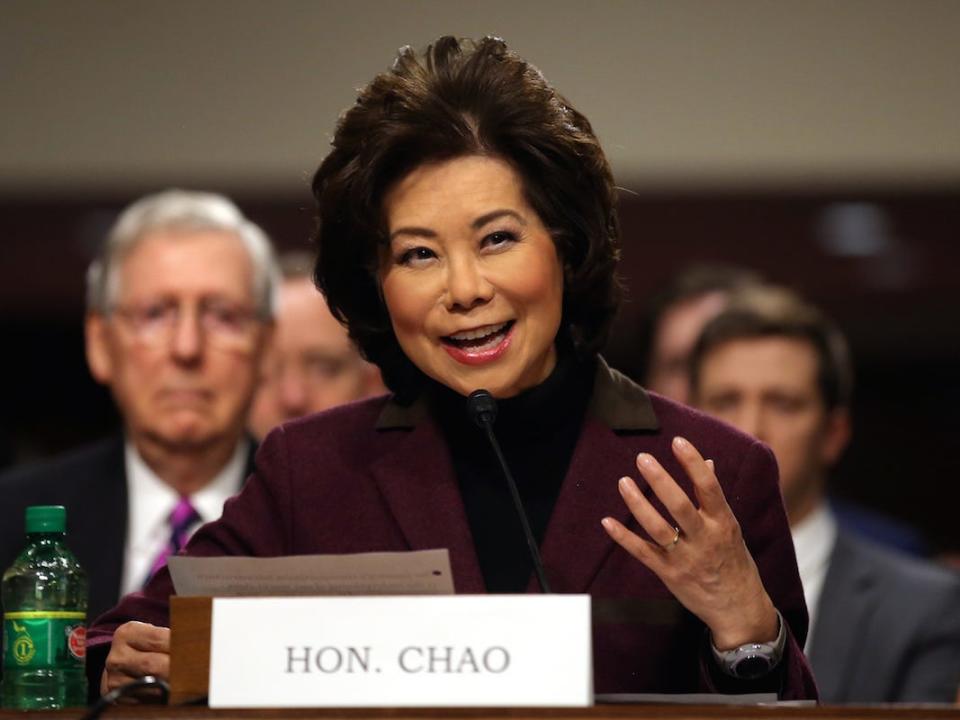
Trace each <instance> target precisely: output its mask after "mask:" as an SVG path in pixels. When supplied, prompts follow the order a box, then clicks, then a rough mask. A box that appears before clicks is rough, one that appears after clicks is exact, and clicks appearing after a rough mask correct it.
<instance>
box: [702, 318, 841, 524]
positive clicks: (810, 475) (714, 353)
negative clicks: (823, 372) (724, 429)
mask: <svg viewBox="0 0 960 720" xmlns="http://www.w3.org/2000/svg"><path fill="white" fill-rule="evenodd" d="M817 373H818V357H817V353H816V350H815V349H814V347H813V345H812V344H811V343H810V342H808V341H806V340H803V339H797V338H790V337H777V336H774V337H763V338H750V339H736V340H729V341H727V342H724V343H721V344H719V345H717V346H716V347H714V348H712V349H710V350H709V351H708V352H707V353H706V354H705V355H704V357H703V360H702V362H701V365H700V372H699V377H698V381H697V386H696V388H695V393H694V400H695V402H696V404H697V406H698V407H700V408H701V409H703V410H705V411H706V412H708V413H710V414H711V415H713V416H715V417H718V418H720V419H721V420H725V421H727V422H729V423H730V424H731V425H733V426H735V427H736V428H738V429H740V430H742V431H743V432H745V433H748V434H750V435H753V436H754V437H756V438H757V439H758V440H761V441H763V442H764V443H766V444H767V445H769V446H770V448H771V450H773V453H774V455H775V456H776V458H777V464H778V465H779V468H780V486H781V490H782V492H783V497H784V502H785V504H786V506H787V514H788V515H789V517H790V521H791V523H795V522H797V521H799V520H800V519H802V518H803V517H804V516H806V514H807V513H809V511H810V510H812V509H813V508H815V507H816V504H817V502H818V501H819V499H820V497H821V496H822V493H823V489H824V483H825V481H826V476H827V472H828V470H829V468H830V467H831V466H832V465H833V464H834V463H835V462H836V461H837V460H838V459H839V457H840V454H841V453H842V452H843V449H844V448H845V447H846V444H847V440H848V438H849V420H848V415H847V412H846V411H845V410H844V409H833V410H828V409H827V407H826V405H825V402H824V398H823V396H822V393H821V392H820V388H819V386H818V383H817Z"/></svg>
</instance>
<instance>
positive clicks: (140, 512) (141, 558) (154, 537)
mask: <svg viewBox="0 0 960 720" xmlns="http://www.w3.org/2000/svg"><path fill="white" fill-rule="evenodd" d="M249 452H250V443H249V441H248V440H242V441H241V442H239V443H238V444H237V449H236V450H235V451H234V453H233V456H232V457H231V458H230V460H229V461H228V462H227V464H226V465H224V467H223V469H222V470H221V471H220V472H219V473H218V474H217V475H216V477H214V478H213V480H211V481H210V482H209V483H208V484H207V485H205V486H204V487H203V488H202V489H200V490H198V491H197V492H195V493H193V495H191V496H190V502H191V504H192V505H193V507H194V508H195V509H196V511H197V514H198V515H200V520H198V521H197V522H196V523H194V524H193V526H192V527H191V528H190V530H189V532H190V534H191V535H192V534H193V532H194V531H195V530H196V529H197V528H198V527H200V525H202V524H203V523H206V522H210V521H211V520H216V519H217V518H219V517H220V513H221V512H222V511H223V503H224V501H226V500H227V498H229V497H230V496H232V495H233V494H234V493H236V492H237V490H239V489H240V485H241V484H242V483H243V476H244V471H245V469H246V464H247V455H248V453H249ZM124 455H125V462H126V470H127V540H126V544H125V545H124V560H123V578H122V579H121V582H120V592H121V593H122V594H124V595H126V594H127V593H129V592H133V591H135V590H139V589H140V588H141V587H142V586H143V583H144V581H145V580H146V579H147V573H148V572H149V571H150V566H151V565H152V564H153V560H154V558H155V557H156V556H157V554H158V553H159V552H160V550H161V549H162V548H163V547H164V545H166V544H167V542H168V541H169V540H170V526H169V525H168V524H167V518H168V517H169V516H170V513H171V512H172V511H173V508H174V507H176V505H177V503H178V502H179V500H180V496H179V495H178V494H177V492H176V491H175V490H174V489H173V488H171V487H170V486H169V485H167V484H166V483H165V482H163V480H161V479H160V478H159V477H157V475H156V473H154V472H153V470H151V469H150V467H149V466H148V465H147V463H146V462H144V460H143V458H142V457H140V453H138V452H137V449H136V448H135V447H134V446H133V444H132V443H130V442H127V444H126V447H125V449H124Z"/></svg>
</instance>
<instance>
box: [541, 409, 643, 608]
mask: <svg viewBox="0 0 960 720" xmlns="http://www.w3.org/2000/svg"><path fill="white" fill-rule="evenodd" d="M634 457H635V454H634V451H633V449H632V448H631V447H629V443H626V442H624V440H623V439H622V438H620V437H618V436H617V434H616V433H615V432H614V431H613V430H611V429H610V428H609V427H608V426H606V425H605V424H603V423H602V422H600V421H598V420H597V419H595V418H591V417H588V418H587V419H586V421H585V423H584V428H583V431H582V432H581V434H580V440H579V441H578V442H577V447H576V449H575V450H574V454H573V458H572V460H571V461H570V469H569V470H568V472H567V476H566V478H565V479H564V481H563V485H562V487H561V489H560V495H559V497H558V498H557V504H556V505H555V506H554V509H553V514H552V515H551V517H550V523H549V525H548V526H547V532H546V535H545V537H544V540H543V547H542V553H543V561H544V565H546V570H547V578H548V579H549V580H550V582H551V583H552V584H553V585H554V588H553V589H554V590H555V591H557V592H564V593H582V592H587V591H588V590H589V588H590V584H591V582H592V580H593V578H594V577H595V576H596V574H597V572H598V571H599V569H600V566H601V565H602V564H603V561H604V559H605V558H606V557H607V555H608V554H609V553H610V552H611V551H612V550H613V549H614V547H615V543H614V542H613V540H611V539H610V536H609V535H607V533H606V531H605V530H604V529H603V527H602V526H601V525H600V520H601V519H602V518H604V517H606V516H610V517H614V518H616V519H618V520H619V521H620V522H622V523H624V524H627V523H628V522H629V520H630V511H629V510H628V509H627V507H626V505H625V504H624V502H623V500H622V499H621V497H620V492H619V491H618V489H617V481H618V480H619V479H620V478H621V477H623V475H624V474H627V473H630V471H631V469H632V468H634V467H635V465H634V462H633V460H634ZM633 476H634V477H635V476H636V473H633ZM537 588H538V586H537V584H536V581H534V580H532V579H531V582H530V585H529V586H528V587H527V590H528V592H536V591H537Z"/></svg>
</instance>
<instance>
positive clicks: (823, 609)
mask: <svg viewBox="0 0 960 720" xmlns="http://www.w3.org/2000/svg"><path fill="white" fill-rule="evenodd" d="M848 543H849V541H848V540H847V539H846V538H845V536H844V534H843V532H840V533H839V534H838V535H837V542H836V546H835V547H834V550H833V553H832V555H831V557H830V567H829V568H828V570H827V576H826V578H825V580H824V583H823V590H822V591H821V593H820V600H819V602H818V603H817V612H816V617H815V625H814V628H813V631H812V635H811V639H810V664H811V666H812V668H813V672H814V675H815V676H816V678H817V685H818V686H819V687H820V692H821V694H822V695H823V697H828V698H831V699H833V700H834V701H837V702H842V701H844V700H845V699H846V698H843V697H839V696H838V695H837V693H838V692H839V690H840V688H843V687H849V680H850V678H851V677H852V675H853V674H854V673H855V672H856V664H857V655H858V654H859V653H860V652H861V650H862V648H860V647H859V645H858V644H857V643H852V642H850V641H849V639H850V638H851V637H854V638H860V637H865V635H864V634H863V633H864V631H863V630H862V626H863V625H864V624H866V623H867V622H869V619H870V615H871V613H872V607H873V606H874V605H875V604H876V599H877V598H876V592H875V589H874V588H875V578H874V576H873V572H872V571H871V569H870V568H869V567H864V566H863V565H862V564H860V563H857V562H856V559H855V558H854V555H853V553H852V550H851V548H850V546H849V544H848Z"/></svg>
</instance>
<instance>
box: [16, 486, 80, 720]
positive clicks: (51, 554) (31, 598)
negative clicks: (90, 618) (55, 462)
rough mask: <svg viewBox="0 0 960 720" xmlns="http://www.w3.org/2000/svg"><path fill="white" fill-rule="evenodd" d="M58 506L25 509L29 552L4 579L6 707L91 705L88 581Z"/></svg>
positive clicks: (60, 507) (63, 515) (38, 707)
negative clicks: (70, 545)
mask: <svg viewBox="0 0 960 720" xmlns="http://www.w3.org/2000/svg"><path fill="white" fill-rule="evenodd" d="M66 525H67V512H66V510H65V509H64V507H63V506H61V505H41V506H34V507H28V508H27V511H26V529H27V545H26V547H25V548H24V549H23V552H21V553H20V555H19V556H18V557H17V559H16V560H14V562H13V565H11V566H10V568H9V569H8V570H7V571H6V572H5V573H4V574H3V583H2V589H0V596H2V600H3V691H2V705H3V707H5V708H16V709H21V710H30V709H46V708H61V707H76V706H82V705H85V704H86V702H87V678H86V673H85V669H84V662H85V658H86V639H87V629H86V620H87V576H86V573H85V572H84V571H83V569H82V568H81V567H80V564H79V563H78V562H77V560H76V558H75V557H74V556H73V553H71V552H70V551H69V550H68V549H67V546H66V544H65V542H64V536H65V535H66Z"/></svg>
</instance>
